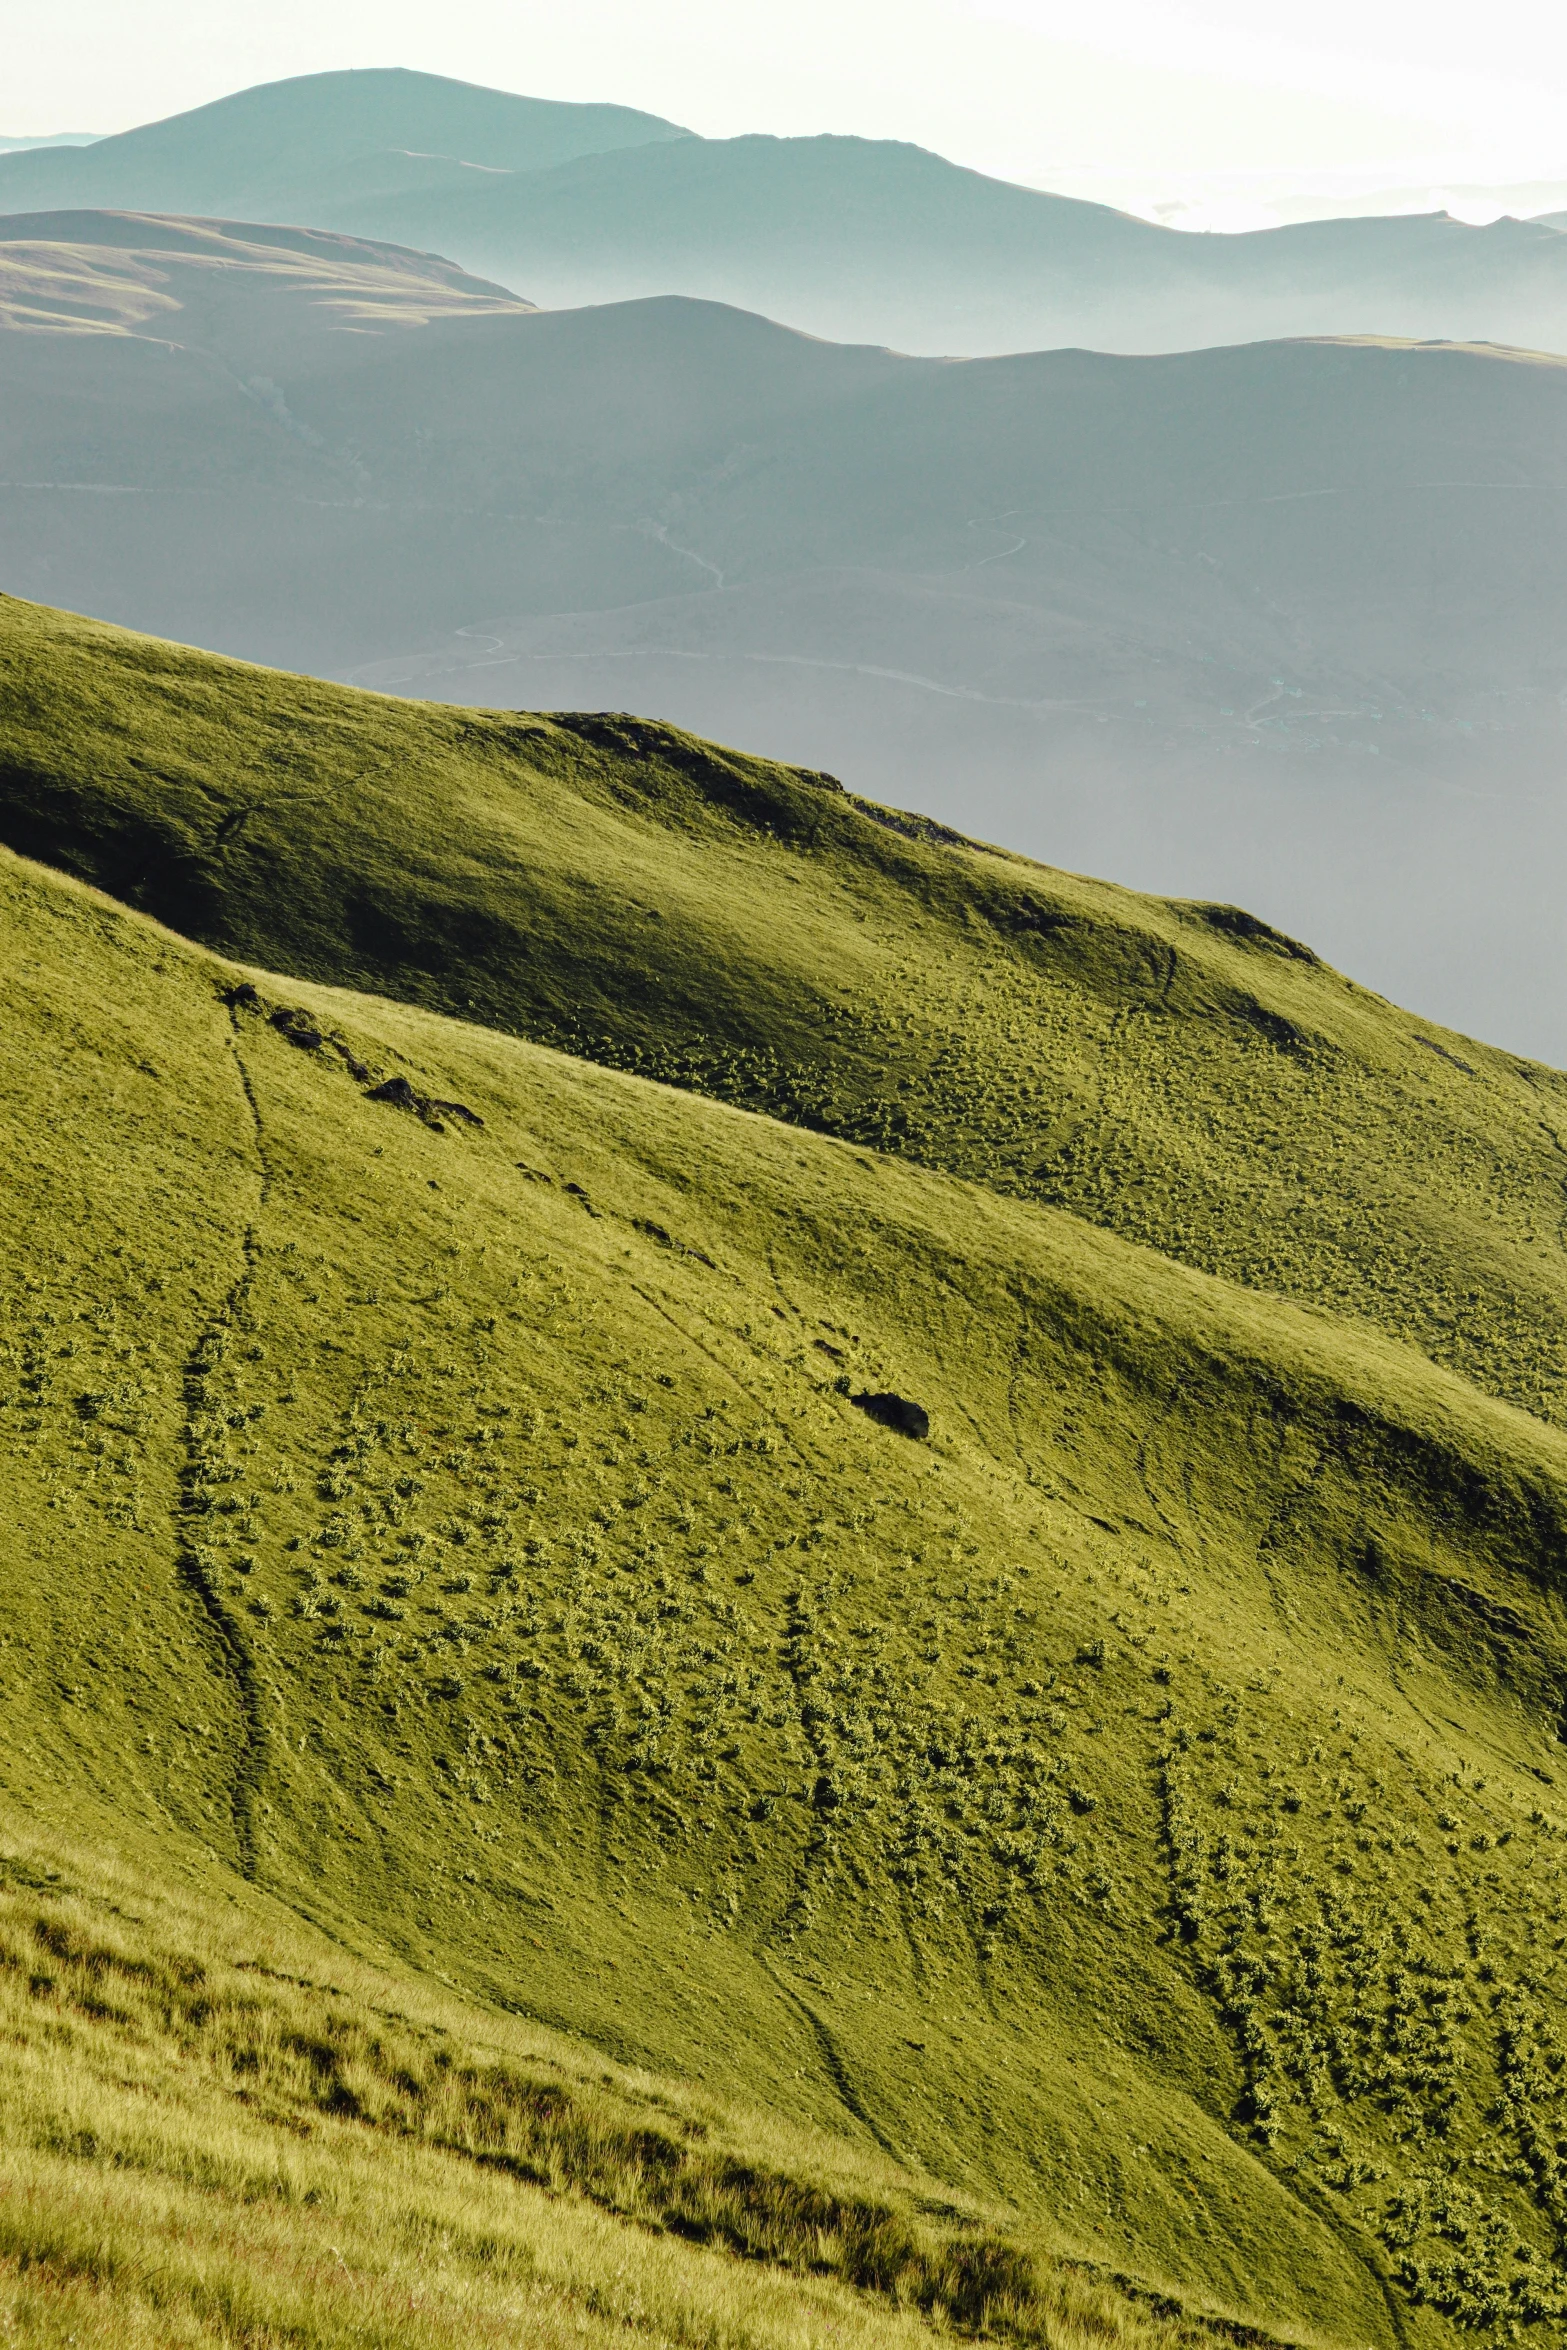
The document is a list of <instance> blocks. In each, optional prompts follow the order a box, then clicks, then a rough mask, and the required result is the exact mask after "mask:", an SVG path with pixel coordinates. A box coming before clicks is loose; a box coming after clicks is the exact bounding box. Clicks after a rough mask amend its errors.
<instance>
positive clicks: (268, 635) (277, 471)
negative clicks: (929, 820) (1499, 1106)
mask: <svg viewBox="0 0 1567 2350" xmlns="http://www.w3.org/2000/svg"><path fill="white" fill-rule="evenodd" d="M0 302H3V308H0V318H3V319H4V321H5V326H4V328H3V329H0V382H3V384H4V389H5V398H4V404H3V409H0V530H3V545H4V552H5V561H6V576H7V578H8V580H9V581H10V584H11V585H12V587H13V588H14V589H16V590H18V591H21V592H25V593H29V594H32V595H35V596H39V597H46V598H50V599H52V600H54V601H55V602H57V603H60V604H64V605H67V606H71V607H74V608H76V609H78V610H84V611H90V612H96V613H100V614H102V615H104V616H105V617H107V618H111V619H116V620H120V621H123V622H126V623H129V624H133V625H136V626H141V627H146V628H152V629H156V630H159V631H162V632H165V633H167V634H169V635H172V636H177V637H180V638H183V639H185V640H187V641H190V642H194V643H198V644H205V645H207V646H209V647H211V648H213V649H215V650H219V651H226V652H230V653H236V654H243V655H246V656H248V657H251V658H254V659H259V660H264V661H273V662H278V663H282V664H285V665H291V666H295V667H301V668H308V669H312V670H315V671H316V672H318V673H325V674H328V675H337V676H340V677H353V678H357V679H358V680H359V681H360V682H363V683H367V684H374V685H377V686H380V687H382V688H385V689H389V690H394V691H398V692H403V693H408V692H416V693H421V694H426V695H451V696H454V697H455V698H458V699H461V700H465V701H473V700H489V701H497V702H509V703H515V704H521V705H524V706H531V707H539V706H545V707H549V706H567V707H570V706H584V705H586V706H597V707H604V708H618V707H631V708H640V709H642V710H644V711H646V712H648V713H650V714H652V715H655V716H661V717H664V718H666V719H669V720H671V721H674V722H677V723H681V724H685V725H691V726H698V727H701V728H703V729H705V730H706V731H707V732H709V733H710V734H714V735H717V736H719V737H720V738H723V739H727V740H729V741H731V742H735V743H739V744H749V745H760V746H764V747H769V748H772V749H775V750H776V751H778V752H779V753H780V754H784V755H787V756H789V757H791V758H793V759H796V760H798V761H801V762H803V763H805V764H807V765H810V766H812V767H818V768H823V769H826V770H828V771H829V772H832V773H837V774H841V775H843V776H844V777H845V778H846V779H847V780H849V781H851V782H853V783H855V784H857V785H858V786H860V787H862V788H865V789H867V790H872V791H876V792H879V793H883V794H887V795H893V796H901V797H903V798H906V799H909V800H912V801H914V802H915V803H917V804H918V805H920V806H922V807H923V808H925V809H926V810H928V811H929V812H931V813H933V814H935V815H937V816H939V817H941V818H942V819H943V820H945V821H948V822H952V823H956V824H958V825H960V826H962V827H963V828H964V829H966V830H968V831H971V832H976V833H980V834H983V835H986V836H989V837H993V838H999V839H1004V840H1008V841H1012V842H1015V843H1018V844H1020V845H1023V846H1026V847H1029V848H1031V849H1034V850H1036V851H1038V852H1039V853H1047V852H1048V853H1049V854H1050V855H1051V856H1053V857H1055V858H1058V859H1061V860H1064V861H1065V862H1067V863H1069V864H1072V865H1076V866H1078V867H1081V868H1086V869H1089V870H1096V871H1109V872H1115V873H1118V874H1122V875H1125V876H1128V877H1129V878H1131V879H1134V880H1139V881H1143V882H1147V883H1150V884H1151V883H1155V882H1162V883H1163V884H1165V885H1166V886H1169V887H1176V888H1185V889H1188V890H1190V891H1193V892H1201V891H1204V890H1206V891H1210V892H1217V893H1219V894H1223V895H1227V896H1233V897H1237V898H1240V899H1242V900H1245V901H1247V902H1250V903H1252V904H1254V905H1256V906H1258V907H1259V908H1260V909H1261V910H1262V911H1263V912H1264V913H1265V914H1266V915H1267V916H1268V917H1269V918H1270V919H1273V920H1275V921H1277V922H1279V923H1281V924H1283V925H1284V926H1286V927H1289V928H1292V929H1293V930H1295V931H1298V932H1300V933H1303V934H1304V935H1307V936H1309V937H1311V938H1312V939H1314V940H1315V941H1316V942H1317V943H1318V944H1319V945H1320V946H1321V947H1322V948H1323V950H1324V951H1326V952H1329V953H1331V954H1333V955H1334V956H1336V957H1338V958H1339V959H1341V960H1344V961H1348V962H1353V963H1355V964H1356V965H1357V967H1358V968H1360V969H1361V970H1362V971H1364V972H1365V974H1366V975H1367V977H1368V978H1370V979H1372V980H1374V981H1375V982H1376V983H1378V984H1380V985H1381V986H1383V987H1384V988H1386V989H1388V990H1389V991H1390V992H1396V993H1401V994H1404V995H1406V996H1414V997H1416V998H1417V999H1418V1000H1421V1001H1424V1002H1426V1003H1427V1004H1429V1005H1430V1006H1431V1007H1432V1008H1433V1010H1435V1011H1440V1012H1442V1013H1444V1014H1446V1015H1447V1016H1449V1017H1451V1018H1453V1019H1455V1020H1462V1021H1463V1022H1464V1024H1465V1025H1466V1026H1468V1027H1469V1028H1471V1029H1475V1030H1478V1031H1480V1032H1482V1033H1488V1034H1491V1035H1493V1036H1496V1037H1498V1038H1502V1039H1504V1040H1506V1041H1509V1042H1512V1043H1515V1044H1517V1045H1520V1046H1525V1047H1531V1048H1533V1049H1535V1050H1539V1051H1542V1052H1554V1051H1557V1050H1558V1049H1561V1048H1562V1047H1563V1045H1564V1043H1567V1007H1564V1006H1563V1004H1562V999H1561V993H1560V989H1559V986H1558V984H1557V978H1556V972H1557V946H1556V913H1555V900H1554V890H1553V888H1552V886H1551V884H1550V879H1549V876H1550V873H1551V870H1552V866H1553V861H1554V859H1555V858H1556V856H1557V855H1558V854H1559V851H1560V845H1561V838H1560V816H1559V810H1558V795H1557V793H1556V790H1555V782H1554V779H1555V777H1556V775H1557V773H1558V771H1559V767H1560V761H1561V753H1562V738H1561V723H1562V703H1561V695H1562V693H1563V690H1564V689H1567V666H1564V661H1563V655H1562V651H1561V647H1562V644H1563V642H1564V641H1567V635H1564V622H1567V558H1564V556H1563V553H1562V549H1563V547H1564V545H1567V534H1564V531H1563V527H1562V522H1563V516H1562V492H1563V476H1562V457H1561V451H1562V448H1563V445H1564V444H1563V436H1562V417H1563V393H1564V386H1567V376H1564V373H1563V369H1562V367H1561V366H1560V365H1559V364H1558V363H1556V362H1553V361H1545V360H1539V359H1528V358H1519V357H1517V356H1510V355H1507V354H1504V353H1498V352H1482V351H1476V350H1465V349H1454V348H1449V347H1445V346H1440V347H1412V346H1409V345H1403V344H1394V343H1389V342H1386V341H1370V342H1365V341H1363V342H1354V341H1342V340H1330V341H1316V342H1295V343H1285V344H1258V345H1251V346H1246V347H1242V348H1238V349H1233V350H1221V351H1212V352H1199V353H1189V354H1176V355H1173V356H1169V357H1165V358H1159V359H1137V358H1124V357H1115V356H1106V355H1093V354H1089V353H1083V352H1054V353H1040V354H1035V355H1032V356H1023V357H1016V358H1010V359H1004V360H992V361H969V362H960V363H953V362H947V361H932V360H920V359H911V358H908V357H904V356H899V355H896V354H894V353H891V352H888V351H886V350H880V349H875V348H869V347H848V346H840V345H832V344H827V343H823V342H819V341H816V340H813V339H811V338H809V337H806V336H802V335H799V334H796V333H793V332H791V331H789V330H788V329H785V328H782V327H779V326H777V325H776V324H773V323H770V322H768V321H766V320H763V319H759V318H756V317H753V316H748V315H746V314H744V313H741V312H737V311H735V310H733V309H729V308H725V307H722V306H719V305H716V304H712V303H699V302H692V301H685V300H677V299H668V300H662V301H656V302H639V303H626V304H612V305H608V306H603V307H600V308H596V309H588V310H579V311H569V312H533V311H531V310H530V309H529V307H528V305H527V304H526V303H524V302H522V301H521V300H519V299H517V298H516V297H514V296H511V295H509V294H507V293H506V292H505V291H504V289H502V288H501V287H499V286H497V285H496V284H495V283H494V282H490V281H483V280H475V279H473V278H471V277H469V276H467V275H466V274H465V273H464V272H462V271H460V270H458V269H457V268H456V267H455V265H453V264H451V263H448V262H441V261H438V260H434V259H431V258H430V257H428V256H420V255H417V254H414V253H412V252H410V251H408V250H406V249H401V248H394V247H387V246H383V245H375V244H371V243H368V242H366V241H364V240H362V239H352V238H348V237H341V236H333V235H328V234H326V233H324V232H320V231H309V232H300V231H280V230H276V229H271V228H258V227H246V226H243V225H236V224H229V225H227V226H225V227H221V228H219V227H215V226H213V225H210V224H199V223H190V222H185V223H179V222H171V221H169V220H166V219H145V218H140V217H131V216H125V215H118V214H107V213H92V214H48V215H35V216H29V217H25V218H22V219H13V220H10V221H7V222H5V223H3V224H0Z"/></svg>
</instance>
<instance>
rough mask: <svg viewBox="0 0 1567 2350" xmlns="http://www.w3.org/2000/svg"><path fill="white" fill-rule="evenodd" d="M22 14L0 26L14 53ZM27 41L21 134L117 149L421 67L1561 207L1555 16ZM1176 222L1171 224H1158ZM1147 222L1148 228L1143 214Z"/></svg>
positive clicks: (749, 17) (1045, 6)
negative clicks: (1544, 196)
mask: <svg viewBox="0 0 1567 2350" xmlns="http://www.w3.org/2000/svg"><path fill="white" fill-rule="evenodd" d="M8 12H11V13H13V15H14V25H15V26H19V25H20V22H21V19H22V16H23V13H24V7H23V0H0V30H3V26H4V16H5V14H6V13H8ZM25 13H26V17H27V26H26V32H25V34H23V33H21V32H20V31H19V30H17V29H14V27H13V30H12V31H11V32H10V33H9V35H7V36H6V38H5V40H4V44H3V46H4V54H5V71H4V83H3V87H0V133H6V134H10V135H13V136H16V135H23V134H36V133H44V132H52V131H74V130H92V131H109V130H117V129H123V128H126V127H128V126H129V125H130V124H132V123H136V122H142V121H146V120H149V119H151V118H153V117H155V116H158V115H160V114H168V113H173V112H176V111H178V110H179V109H181V108H183V107H187V106H194V105H199V104H201V103H202V102H203V101H204V100H206V99H209V98H215V97H219V96H221V95H223V94H224V93H225V92H226V91H229V90H233V89H238V88H242V87H243V86H244V85H245V84H247V83H249V82H256V81H270V80H275V79H277V78H278V77H280V76H282V75H285V74H294V73H310V72H317V71H320V70H322V69H323V68H326V67H336V66H351V65H409V66H416V67H421V68H423V69H425V70H427V71H429V72H433V73H446V74H453V75H456V76H458V77H460V78H462V79H464V80H469V81H477V82H486V83H489V84H491V85H493V86H495V87H497V88H502V89H511V90H519V91H525V92H528V93H530V94H532V95H535V96H540V97H552V98H576V99H589V98H598V99H616V100H619V101H621V102H622V103H624V104H628V105H634V106H641V107H645V108H647V109H648V110H650V111H651V112H653V113H656V114H665V115H670V116H672V117H673V118H674V119H676V120H677V121H680V122H684V123H686V124H687V125H688V126H689V127H690V128H691V129H693V130H697V131H701V132H703V133H705V134H706V135H708V136H711V137H722V136H727V135H731V134H733V133H735V132H739V131H746V130H763V131H777V132H809V131H821V130H831V131H858V132H862V133H864V134H867V135H870V136H875V137H883V138H904V139H913V140H917V141H918V142H919V143H920V144H921V145H923V146H928V147H934V148H936V149H937V150H938V151H939V152H940V153H942V154H945V155H949V156H951V157H953V158H954V159H955V160H957V161H959V162H963V163H970V164H973V165H975V166H976V167H978V168H979V169H981V170H984V171H990V172H995V173H998V174H1000V175H1002V176H1004V177H1008V178H1013V179H1022V180H1028V181H1031V182H1034V183H1036V184H1040V185H1047V186H1050V185H1054V186H1060V187H1067V188H1070V189H1071V190H1072V191H1073V192H1082V193H1093V192H1099V191H1100V190H1101V189H1102V190H1103V192H1104V193H1105V194H1106V196H1107V197H1108V198H1109V200H1111V201H1117V202H1124V201H1127V200H1128V191H1129V190H1132V189H1137V190H1141V191H1142V192H1143V194H1144V195H1145V197H1148V196H1149V192H1150V191H1157V190H1158V189H1160V188H1164V189H1165V190H1167V191H1171V192H1174V193H1175V194H1176V195H1177V196H1178V195H1179V194H1180V193H1181V192H1182V191H1194V190H1199V191H1200V190H1203V189H1206V190H1207V191H1209V193H1210V194H1212V193H1213V192H1214V191H1217V192H1218V193H1219V195H1220V196H1221V197H1222V195H1223V194H1224V191H1226V190H1228V191H1229V192H1230V194H1231V195H1232V196H1234V197H1236V199H1237V200H1238V201H1240V202H1241V203H1242V204H1243V205H1244V201H1245V200H1246V198H1247V195H1248V192H1250V193H1251V194H1253V195H1260V194H1261V193H1262V192H1265V191H1267V190H1276V189H1277V188H1279V187H1285V188H1288V187H1294V188H1296V189H1298V190H1301V191H1305V192H1306V193H1307V194H1308V195H1309V193H1310V192H1311V191H1312V190H1317V191H1319V192H1321V193H1322V195H1323V196H1324V198H1326V197H1327V196H1328V195H1330V194H1332V193H1334V192H1335V191H1336V192H1339V193H1343V192H1349V193H1351V194H1353V193H1354V192H1355V191H1357V190H1358V189H1360V188H1361V187H1372V186H1395V185H1396V186H1404V185H1406V184H1407V185H1409V186H1410V187H1412V188H1414V189H1416V190H1417V191H1418V189H1419V188H1420V187H1423V186H1426V185H1432V186H1434V185H1436V184H1438V183H1447V184H1452V183H1458V182H1462V181H1466V180H1467V181H1473V182H1476V183H1482V184H1483V183H1495V182H1523V181H1534V180H1540V181H1560V182H1562V183H1563V184H1564V185H1567V9H1563V8H1562V7H1561V6H1559V5H1551V6H1545V5H1541V0H1490V4H1489V5H1488V6H1486V7H1484V8H1477V7H1476V6H1475V5H1474V0H1297V6H1296V8H1295V10H1294V12H1293V15H1294V22H1293V24H1291V21H1290V15H1289V12H1287V11H1285V10H1284V9H1281V8H1280V7H1279V6H1277V5H1276V4H1273V5H1268V6H1264V5H1262V4H1261V0H1096V5H1095V6H1093V7H1092V8H1085V7H1084V6H1083V5H1082V0H1072V5H1070V6H1068V5H1064V4H1062V0H789V5H787V6H778V5H772V4H766V5H764V4H761V0H658V4H656V5H652V6H650V5H648V0H459V5H457V6H454V7H448V8H444V9H442V8H436V9H432V8H431V7H430V6H429V5H428V0H137V4H136V5H135V6H134V7H130V6H127V5H126V0H73V5H72V6H71V7H70V8H69V9H68V10H67V9H51V10H41V9H31V8H28V9H26V11H25ZM1150 200H1151V197H1150ZM1144 208H1147V206H1146V203H1140V204H1139V209H1144Z"/></svg>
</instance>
